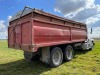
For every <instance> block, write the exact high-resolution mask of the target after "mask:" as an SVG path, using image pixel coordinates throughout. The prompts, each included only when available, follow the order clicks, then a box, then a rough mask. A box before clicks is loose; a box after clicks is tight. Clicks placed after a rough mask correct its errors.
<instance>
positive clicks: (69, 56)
mask: <svg viewBox="0 0 100 75" xmlns="http://www.w3.org/2000/svg"><path fill="white" fill-rule="evenodd" d="M66 55H67V58H68V59H72V55H73V51H72V49H71V48H70V49H68V50H67V51H66Z"/></svg>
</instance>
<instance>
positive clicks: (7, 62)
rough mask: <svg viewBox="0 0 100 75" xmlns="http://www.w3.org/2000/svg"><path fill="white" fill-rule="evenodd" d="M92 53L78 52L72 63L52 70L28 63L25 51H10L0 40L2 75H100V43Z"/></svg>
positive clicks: (42, 64) (35, 63) (5, 43)
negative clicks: (24, 55)
mask: <svg viewBox="0 0 100 75" xmlns="http://www.w3.org/2000/svg"><path fill="white" fill-rule="evenodd" d="M95 43H96V45H95V48H94V50H92V51H76V52H75V57H74V59H73V60H72V61H70V62H63V63H62V65H60V66H59V67H56V68H50V67H48V65H46V64H44V63H42V62H30V63H28V62H26V61H25V60H24V57H23V51H21V50H14V49H9V48H8V47H7V41H6V40H0V75H100V41H95Z"/></svg>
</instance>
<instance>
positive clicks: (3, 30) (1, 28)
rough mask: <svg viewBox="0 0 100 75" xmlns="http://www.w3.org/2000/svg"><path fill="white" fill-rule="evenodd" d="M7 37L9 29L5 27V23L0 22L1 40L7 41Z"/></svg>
mask: <svg viewBox="0 0 100 75" xmlns="http://www.w3.org/2000/svg"><path fill="white" fill-rule="evenodd" d="M6 37H7V28H6V26H5V21H3V20H0V39H6Z"/></svg>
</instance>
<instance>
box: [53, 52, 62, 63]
mask: <svg viewBox="0 0 100 75" xmlns="http://www.w3.org/2000/svg"><path fill="white" fill-rule="evenodd" d="M52 58H53V63H54V64H56V65H59V63H60V61H61V58H62V54H61V53H60V52H59V51H56V52H55V53H54V54H53V57H52Z"/></svg>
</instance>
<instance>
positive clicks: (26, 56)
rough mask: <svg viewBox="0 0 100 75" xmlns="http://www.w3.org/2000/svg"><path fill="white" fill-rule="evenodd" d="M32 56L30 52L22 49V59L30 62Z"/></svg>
mask: <svg viewBox="0 0 100 75" xmlns="http://www.w3.org/2000/svg"><path fill="white" fill-rule="evenodd" d="M32 58H33V55H32V52H27V51H24V59H25V60H26V61H28V62H31V61H32Z"/></svg>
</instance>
